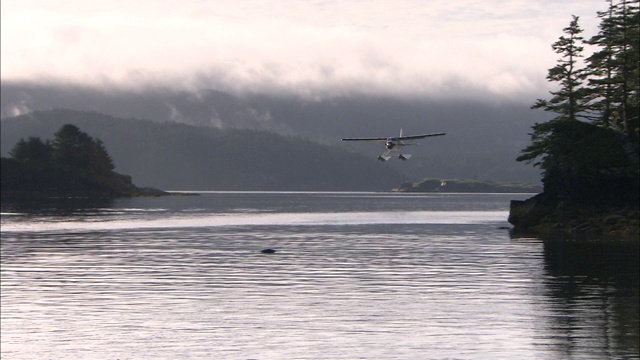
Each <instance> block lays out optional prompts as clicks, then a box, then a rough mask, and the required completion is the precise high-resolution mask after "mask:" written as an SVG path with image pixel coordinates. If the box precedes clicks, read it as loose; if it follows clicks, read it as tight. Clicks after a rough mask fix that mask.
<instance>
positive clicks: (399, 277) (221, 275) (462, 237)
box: [1, 192, 640, 360]
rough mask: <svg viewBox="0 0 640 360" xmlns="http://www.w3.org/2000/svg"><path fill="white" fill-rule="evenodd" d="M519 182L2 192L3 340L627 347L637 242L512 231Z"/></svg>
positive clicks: (262, 349) (190, 350) (277, 348)
mask: <svg viewBox="0 0 640 360" xmlns="http://www.w3.org/2000/svg"><path fill="white" fill-rule="evenodd" d="M528 197H530V195H528V194H507V195H505V194H401V193H215V192H214V193H202V194H201V195H200V196H174V197H162V198H134V199H119V200H114V201H105V202H102V203H92V204H86V203H82V204H80V203H68V202H67V203H50V204H22V205H20V206H11V205H7V204H3V207H2V224H1V225H2V227H1V229H2V268H1V276H2V277H1V279H2V288H1V294H2V303H1V314H2V318H1V331H2V333H1V339H2V340H1V341H2V343H1V351H2V358H3V359H5V358H6V359H156V360H157V359H214V358H215V359H638V358H639V348H640V346H639V339H638V338H639V327H640V324H639V315H638V314H639V305H638V304H639V291H638V282H639V265H638V264H639V261H638V245H637V244H628V243H622V242H621V243H619V244H608V245H603V244H601V243H597V242H594V243H586V244H576V243H573V242H563V241H554V242H548V241H542V240H540V239H535V238H511V237H510V235H509V231H508V230H506V229H504V227H509V224H508V223H507V221H506V219H507V216H508V207H509V200H511V199H525V198H528ZM266 248H271V249H275V250H276V253H274V254H263V253H261V250H263V249H266Z"/></svg>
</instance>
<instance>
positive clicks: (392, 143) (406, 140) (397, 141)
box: [342, 129, 445, 162]
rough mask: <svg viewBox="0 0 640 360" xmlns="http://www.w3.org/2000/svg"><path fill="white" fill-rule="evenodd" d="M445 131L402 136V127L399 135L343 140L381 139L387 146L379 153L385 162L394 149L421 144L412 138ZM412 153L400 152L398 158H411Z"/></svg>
mask: <svg viewBox="0 0 640 360" xmlns="http://www.w3.org/2000/svg"><path fill="white" fill-rule="evenodd" d="M442 135H445V133H435V134H422V135H411V136H402V129H400V136H397V137H374V138H345V139H342V141H380V142H384V143H385V145H384V146H385V147H386V148H387V150H386V151H385V152H384V153H383V154H382V155H378V160H380V161H382V162H385V161H387V160H389V159H391V155H389V154H390V153H391V152H392V151H395V150H398V149H399V148H402V147H404V146H406V145H420V144H413V143H410V141H412V140H418V139H424V138H428V137H431V136H442ZM410 157H411V154H400V155H398V159H400V160H403V161H405V160H409V158H410Z"/></svg>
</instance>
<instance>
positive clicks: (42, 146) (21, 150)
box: [9, 136, 53, 164]
mask: <svg viewBox="0 0 640 360" xmlns="http://www.w3.org/2000/svg"><path fill="white" fill-rule="evenodd" d="M52 153H53V147H52V146H51V143H50V142H49V141H48V140H47V141H44V142H43V141H42V139H40V138H38V137H33V136H31V137H29V139H28V140H27V141H25V140H24V139H20V141H19V142H18V143H17V144H16V145H15V146H14V147H13V149H12V150H11V151H10V152H9V155H10V156H11V157H12V158H13V159H15V160H17V161H19V162H23V163H40V164H42V163H48V162H49V161H50V160H51V155H52Z"/></svg>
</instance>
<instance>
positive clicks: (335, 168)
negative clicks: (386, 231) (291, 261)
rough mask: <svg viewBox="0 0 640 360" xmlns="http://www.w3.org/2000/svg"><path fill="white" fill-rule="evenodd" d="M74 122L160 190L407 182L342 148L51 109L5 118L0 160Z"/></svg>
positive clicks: (138, 179) (364, 186)
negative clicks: (14, 149) (20, 145)
mask: <svg viewBox="0 0 640 360" xmlns="http://www.w3.org/2000/svg"><path fill="white" fill-rule="evenodd" d="M64 124H73V125H76V126H77V127H78V128H80V129H81V130H82V131H84V132H86V133H88V134H89V135H91V136H93V137H96V138H99V139H101V140H102V141H103V142H104V146H105V147H106V148H107V150H108V152H109V154H110V155H111V157H112V159H113V163H114V165H115V166H116V168H115V170H116V171H118V172H119V173H124V174H129V175H131V177H132V178H133V181H134V183H135V184H136V185H138V186H149V187H154V188H159V189H163V190H309V191H313V190H390V189H392V188H393V187H394V186H396V185H397V184H399V183H401V182H403V181H405V180H406V178H405V177H404V176H403V175H401V174H400V173H398V172H396V171H393V170H391V169H390V168H389V167H384V166H381V164H378V163H377V162H376V161H375V160H374V159H372V158H367V157H365V156H363V155H359V154H355V153H352V152H349V151H347V150H345V149H343V148H335V147H330V146H327V145H321V144H318V143H314V142H312V141H309V140H305V139H302V138H297V137H290V136H283V135H278V134H275V133H269V132H265V131H257V130H247V129H244V130H242V129H225V130H221V129H218V128H213V127H201V126H193V125H186V124H179V123H171V122H164V123H157V122H152V121H148V120H138V119H123V118H117V117H113V116H109V115H104V114H100V113H97V112H86V111H75V110H66V109H56V110H49V111H37V112H33V113H30V114H25V115H20V116H17V117H12V118H5V119H3V120H2V122H1V130H2V132H1V136H2V142H1V144H2V155H3V156H6V155H7V154H8V152H9V150H10V149H11V148H12V147H13V146H14V145H15V144H16V143H17V142H18V140H19V139H21V138H28V137H29V136H37V137H40V138H42V139H51V138H52V136H53V134H54V132H55V131H56V130H57V129H58V128H60V127H61V126H62V125H64Z"/></svg>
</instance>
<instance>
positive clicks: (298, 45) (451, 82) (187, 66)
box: [0, 0, 606, 102]
mask: <svg viewBox="0 0 640 360" xmlns="http://www.w3.org/2000/svg"><path fill="white" fill-rule="evenodd" d="M1 6H2V11H1V14H2V15H1V16H2V21H1V26H2V29H1V36H2V38H1V47H2V48H1V56H2V58H1V62H0V64H1V77H2V80H3V81H5V80H9V81H23V80H27V81H43V80H47V81H56V82H69V83H76V84H86V85H99V86H116V87H120V86H124V87H138V88H146V87H149V86H160V87H172V88H178V89H200V88H216V89H220V90H226V91H233V92H240V93H241V92H254V91H255V92H259V91H271V92H282V93H295V94H301V95H306V96H325V95H343V94H350V93H383V94H390V95H401V96H417V97H423V96H426V97H431V98H434V97H444V98H449V97H485V98H488V99H498V98H521V97H522V98H527V100H526V101H528V102H530V101H531V97H532V96H534V97H535V96H543V95H542V94H541V93H544V92H546V91H547V90H548V88H549V84H547V83H546V81H545V76H546V71H547V69H548V68H549V67H551V66H553V64H554V61H555V60H556V58H557V55H556V54H555V53H553V51H552V50H551V48H550V44H551V43H552V42H554V41H555V40H556V39H557V38H558V37H559V36H560V35H562V28H564V27H566V26H567V25H568V23H569V21H570V19H571V15H572V14H575V15H579V16H581V26H582V27H583V28H584V29H585V36H586V37H588V36H590V35H593V34H594V33H595V32H596V31H597V20H596V12H597V11H598V10H604V9H605V8H606V2H605V1H602V0H566V1H561V2H560V1H553V0H540V1H530V0H503V1H498V0H484V1H475V0H453V1H451V0H447V1H444V0H432V1H428V2H423V1H419V0H404V1H364V0H350V1H330V0H326V1H322V0H317V1H304V2H302V1H294V0H285V1H277V2H275V1H274V2H265V1H252V0H249V1H237V0H217V1H205V0H183V1H169V0H160V1H146V0H138V1H127V2H114V1H112V0H109V1H88V2H87V1H78V0H70V1H62V0H60V1H55V0H41V1H38V0H35V1H22V0H3V1H2V3H1Z"/></svg>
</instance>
